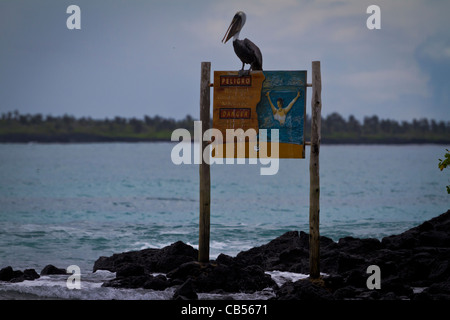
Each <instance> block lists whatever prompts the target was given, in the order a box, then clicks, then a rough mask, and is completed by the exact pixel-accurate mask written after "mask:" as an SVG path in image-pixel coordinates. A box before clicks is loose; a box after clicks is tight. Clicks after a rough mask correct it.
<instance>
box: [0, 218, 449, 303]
mask: <svg viewBox="0 0 450 320" xmlns="http://www.w3.org/2000/svg"><path fill="white" fill-rule="evenodd" d="M197 256H198V252H197V250H196V249H194V248H193V247H191V246H189V245H187V244H185V243H183V242H181V241H178V242H175V243H173V244H171V245H170V246H167V247H164V248H162V249H144V250H140V251H131V252H124V253H119V254H113V255H112V256H110V257H100V258H99V259H98V260H97V261H96V262H95V264H94V267H93V271H94V272H95V271H97V270H108V271H111V272H115V273H116V277H115V278H114V279H112V280H108V281H106V282H104V283H103V286H105V287H115V288H144V289H153V290H165V289H166V288H169V287H175V288H176V291H175V293H174V296H173V299H198V295H197V293H200V292H208V293H222V294H226V293H233V292H248V293H251V292H255V291H261V290H264V289H266V288H272V289H273V291H274V293H275V297H274V298H273V299H275V300H450V210H448V211H447V212H446V213H443V214H441V215H440V216H438V217H435V218H433V219H431V220H429V221H426V222H424V223H422V224H420V225H419V226H417V227H414V228H412V229H410V230H407V231H405V232H403V233H401V234H399V235H392V236H389V237H385V238H383V239H382V240H381V241H380V240H378V239H373V238H367V239H357V238H353V237H345V238H341V239H339V241H338V242H335V241H333V240H332V239H330V238H327V237H324V236H322V237H321V238H320V269H321V272H322V273H324V275H323V276H322V277H321V278H320V279H316V280H311V279H308V278H307V279H302V280H298V281H295V282H292V281H288V282H286V283H284V284H283V285H281V286H278V285H277V284H276V283H275V281H274V280H273V279H272V278H271V277H270V275H268V274H267V273H266V272H268V271H275V270H278V271H288V272H296V273H304V274H308V273H309V236H308V234H306V233H305V232H297V231H290V232H286V233H285V234H283V235H281V236H280V237H278V238H276V239H274V240H272V241H270V242H269V243H267V244H264V245H261V246H259V247H254V248H252V249H250V250H247V251H242V252H240V253H239V254H237V255H236V256H235V257H231V256H227V255H224V254H221V255H219V256H218V257H217V259H215V260H211V261H210V262H209V263H207V264H199V263H198V262H197V261H196V260H197ZM370 265H376V266H378V267H379V268H380V271H381V288H380V289H368V287H367V279H368V277H369V276H370V275H371V274H368V273H367V268H368V266H370ZM55 273H56V274H61V273H65V270H64V269H59V268H56V267H54V266H51V265H49V266H46V267H45V268H44V269H43V270H42V271H41V273H40V275H44V274H55ZM36 278H39V274H37V272H36V271H35V270H34V269H27V270H24V271H20V270H13V269H12V268H11V267H6V268H3V269H1V270H0V281H11V282H19V281H24V280H33V279H36Z"/></svg>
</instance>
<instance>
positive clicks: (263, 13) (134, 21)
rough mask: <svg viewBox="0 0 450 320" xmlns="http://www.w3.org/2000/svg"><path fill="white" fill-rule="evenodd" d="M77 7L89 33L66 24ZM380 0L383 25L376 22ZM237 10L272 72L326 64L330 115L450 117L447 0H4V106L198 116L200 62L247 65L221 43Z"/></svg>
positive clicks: (0, 29) (0, 80)
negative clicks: (371, 25) (372, 9)
mask: <svg viewBox="0 0 450 320" xmlns="http://www.w3.org/2000/svg"><path fill="white" fill-rule="evenodd" d="M71 4H75V5H78V6H79V7H80V8H81V30H68V29H67V27H66V20H67V18H68V17H69V16H70V14H67V13H66V9H67V7H68V6H69V5H71ZM372 4H375V5H378V6H379V7H380V8H381V29H380V30H369V29H368V28H367V27H366V20H367V18H368V17H369V16H370V14H367V13H366V10H367V7H368V6H369V5H372ZM238 10H242V11H244V12H246V14H247V22H246V25H245V26H244V28H243V30H242V32H241V37H247V38H249V39H251V40H252V41H253V42H255V43H256V44H257V45H258V46H259V47H260V49H261V51H262V54H263V68H264V69H265V70H308V73H309V74H308V79H309V81H310V79H311V74H310V72H311V62H312V61H314V60H320V61H321V68H322V82H323V88H322V102H323V109H322V114H323V115H325V116H326V115H328V114H330V113H332V112H339V113H340V114H342V115H343V116H344V117H345V118H347V117H348V116H349V115H354V116H356V118H357V119H360V120H362V119H363V117H364V116H371V115H378V116H379V117H380V118H382V119H385V118H390V119H396V120H408V121H410V120H412V119H413V118H423V117H426V118H429V119H436V120H445V121H449V120H450V77H449V75H450V32H449V30H450V19H449V17H448V15H449V12H450V1H444V0H390V1H387V0H370V1H361V0H342V1H331V0H315V1H313V0H276V1H274V0H227V1H225V0H220V1H217V0H209V1H207V0H205V1H200V0H186V1H182V0H164V1H148V0H147V1H143V0H142V1H138V0H128V1H124V0H108V1H106V0H105V1H103V0H70V1H64V0H43V1H38V0H24V1H21V0H0V113H3V112H8V111H13V110H18V111H19V112H20V113H32V114H34V113H42V114H43V115H49V114H51V115H63V114H70V115H74V116H76V117H81V116H90V117H93V118H105V117H109V118H112V117H114V116H122V117H139V118H142V117H143V116H144V115H150V116H154V115H160V116H163V117H172V118H176V119H181V118H184V117H185V116H186V115H187V114H190V115H192V116H193V117H194V118H198V114H199V94H200V89H199V85H200V63H201V62H202V61H211V63H212V70H237V69H240V67H241V63H240V61H239V59H238V58H237V57H236V55H235V54H234V51H233V46H232V43H231V41H230V42H229V43H227V44H222V43H221V39H222V37H223V36H224V34H225V31H226V30H227V28H228V25H229V23H230V22H231V19H232V17H233V16H234V14H235V13H236V11H238ZM247 67H248V66H247ZM308 94H309V96H308V95H307V101H308V105H307V112H308V113H310V96H311V91H310V90H308Z"/></svg>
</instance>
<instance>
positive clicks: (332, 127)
mask: <svg viewBox="0 0 450 320" xmlns="http://www.w3.org/2000/svg"><path fill="white" fill-rule="evenodd" d="M310 131H311V119H310V117H309V116H307V119H306V123H305V136H306V137H307V138H308V137H309V133H310ZM321 136H322V142H324V143H347V142H348V143H448V142H450V122H449V121H447V122H445V121H436V120H433V119H431V120H429V119H427V118H421V119H413V120H412V121H411V122H408V121H400V122H399V121H396V120H391V119H380V118H379V117H378V116H376V115H373V116H366V117H364V119H363V121H362V122H360V121H359V120H357V119H356V118H355V117H354V116H353V115H350V116H349V117H348V119H345V118H344V117H342V116H341V115H340V114H339V113H337V112H334V113H331V114H329V115H328V116H326V117H325V118H323V117H322V119H321Z"/></svg>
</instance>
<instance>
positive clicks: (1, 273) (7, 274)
mask: <svg viewBox="0 0 450 320" xmlns="http://www.w3.org/2000/svg"><path fill="white" fill-rule="evenodd" d="M37 278H39V275H38V274H37V272H36V270H34V269H25V270H24V271H21V270H13V268H12V267H11V266H8V267H5V268H3V269H1V270H0V281H10V282H22V281H24V280H35V279H37Z"/></svg>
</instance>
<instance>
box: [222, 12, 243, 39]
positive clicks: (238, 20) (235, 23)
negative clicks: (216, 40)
mask: <svg viewBox="0 0 450 320" xmlns="http://www.w3.org/2000/svg"><path fill="white" fill-rule="evenodd" d="M241 28H242V17H241V16H240V15H239V14H236V15H235V16H234V17H233V20H232V21H231V23H230V26H229V27H228V30H227V32H226V33H225V35H224V36H223V39H222V42H223V43H227V41H228V40H230V39H231V38H232V37H233V36H234V35H235V34H236V33H238V32H239V31H241Z"/></svg>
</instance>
